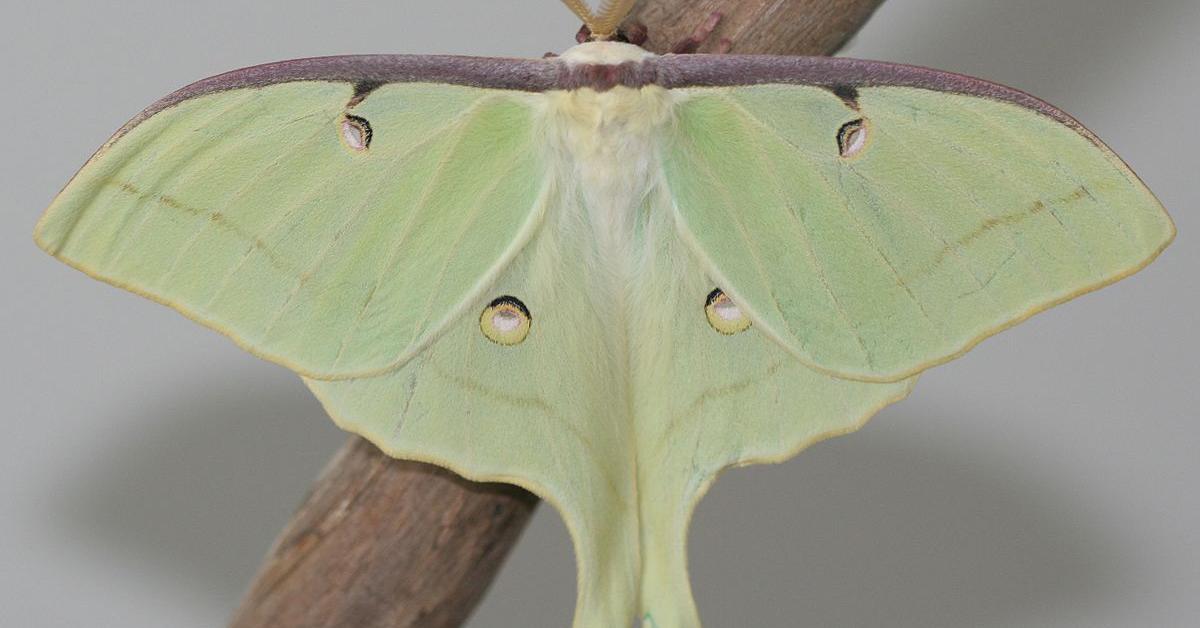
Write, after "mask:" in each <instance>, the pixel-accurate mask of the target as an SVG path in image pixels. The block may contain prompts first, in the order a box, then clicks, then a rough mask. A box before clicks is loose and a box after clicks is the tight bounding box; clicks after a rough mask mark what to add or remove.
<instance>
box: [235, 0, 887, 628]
mask: <svg viewBox="0 0 1200 628" xmlns="http://www.w3.org/2000/svg"><path fill="white" fill-rule="evenodd" d="M882 1H883V0H643V1H642V2H641V3H639V5H638V6H637V7H635V9H634V11H633V13H632V14H631V15H630V17H629V19H628V20H626V22H625V24H626V26H627V27H628V26H631V25H633V24H634V23H638V24H640V25H642V26H644V27H645V28H646V30H647V33H648V39H647V40H646V42H645V43H644V44H643V45H644V46H645V47H646V48H647V49H649V50H652V51H654V52H659V53H665V52H669V51H671V49H672V48H674V47H675V46H676V44H678V43H680V42H682V41H684V40H686V39H687V38H688V37H689V36H691V35H692V34H693V33H694V32H695V31H696V29H697V28H698V27H701V26H702V25H704V24H705V23H706V22H708V21H709V20H710V16H711V15H712V13H713V12H720V13H721V15H722V17H721V19H720V20H719V21H718V22H717V23H716V24H715V28H714V30H713V32H712V33H711V35H710V36H709V37H707V38H706V39H704V41H701V42H698V44H697V45H696V46H695V48H696V50H697V51H699V52H707V51H713V50H718V49H720V48H721V47H727V48H728V49H729V51H730V52H733V53H747V54H748V53H756V54H790V55H796V54H831V53H833V52H835V51H836V50H837V49H838V48H840V47H841V46H842V45H843V44H845V42H846V41H847V40H848V39H849V38H850V36H851V35H852V34H853V33H854V32H855V31H857V30H858V28H859V27H860V26H862V24H863V23H864V22H865V21H866V19H867V18H868V17H869V16H870V15H871V13H872V12H873V11H874V10H875V8H876V7H878V6H879V5H880V4H881V3H882ZM723 42H725V43H723ZM536 505H537V498H536V497H534V496H533V495H531V494H529V493H527V492H525V491H523V490H521V489H519V488H516V487H513V486H508V485H502V484H475V483H472V482H468V481H466V480H463V479H461V478H459V477H458V476H455V475H454V474H452V473H450V472H448V471H445V470H442V469H439V468H437V467H434V466H431V465H426V464H421V463H416V462H407V461H401V460H393V459H390V458H388V457H386V456H385V455H383V454H382V453H380V452H379V450H378V449H376V448H375V447H374V446H373V445H371V444H370V443H368V442H367V441H365V440H363V439H361V438H358V437H352V438H351V439H350V441H349V442H348V443H347V444H346V445H345V446H344V447H342V449H341V451H340V452H339V453H338V454H337V455H336V456H335V457H334V458H333V460H332V461H330V463H329V466H328V467H327V468H326V469H325V471H324V473H323V474H322V475H321V477H320V478H319V479H318V480H317V482H316V484H315V485H314V486H313V489H312V492H311V493H310V494H309V496H308V497H307V498H306V499H305V501H304V504H303V505H301V506H300V508H299V510H297V512H296V514H295V515H294V516H293V517H292V520H291V522H289V523H288V525H287V527H286V528H284V530H283V532H282V533H281V534H280V536H279V538H278V539H277V540H276V542H275V546H274V547H273V548H272V549H271V552H270V554H269V555H268V556H267V559H266V561H265V562H264V564H263V566H262V568H261V570H260V572H259V574H258V576H257V577H256V578H255V580H254V582H253V583H252V584H251V586H250V589H249V591H248V592H247V594H246V597H245V599H244V600H243V601H242V604H241V607H240V608H239V609H238V610H237V612H236V613H235V615H234V618H233V621H232V622H231V624H230V626H231V628H299V627H301V626H305V627H307V626H322V627H325V628H376V627H378V628H415V627H420V628H453V627H455V626H460V625H462V623H463V622H464V621H466V618H467V616H468V615H469V614H470V612H471V610H472V609H474V607H475V605H476V604H477V603H478V602H479V599H480V598H481V597H482V596H483V593H484V591H486V589H487V586H488V584H490V583H491V581H492V578H493V577H494V576H495V574H496V572H497V571H498V570H499V568H500V565H501V564H503V562H504V558H505V557H506V556H507V555H508V552H509V550H510V549H512V546H513V544H514V543H516V540H517V538H518V537H519V535H520V533H521V530H522V529H524V527H525V524H526V523H527V522H528V521H529V517H530V516H531V515H532V514H533V511H534V508H535V507H536Z"/></svg>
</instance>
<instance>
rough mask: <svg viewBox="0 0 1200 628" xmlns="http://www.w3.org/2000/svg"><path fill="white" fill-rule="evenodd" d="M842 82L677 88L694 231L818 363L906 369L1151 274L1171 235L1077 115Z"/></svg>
mask: <svg viewBox="0 0 1200 628" xmlns="http://www.w3.org/2000/svg"><path fill="white" fill-rule="evenodd" d="M830 65H832V64H830ZM891 71H892V72H895V70H891ZM992 87H994V86H992ZM997 89H999V88H997ZM835 91H836V90H835V89H826V88H823V87H815V86H806V85H778V84H777V85H759V86H740V87H711V88H690V89H687V90H681V95H680V98H681V101H682V102H681V104H680V106H679V107H678V117H677V124H676V127H675V133H674V135H673V138H674V141H673V142H672V143H671V144H670V146H669V147H668V149H667V154H666V157H665V158H664V169H665V173H666V179H667V182H668V185H669V187H670V189H671V191H672V194H673V196H674V204H675V211H677V212H678V215H679V217H680V220H681V222H682V223H683V229H682V232H681V233H682V236H683V238H684V239H685V240H686V241H689V242H690V243H692V245H693V247H694V249H695V251H696V252H697V255H699V256H700V257H701V258H702V259H703V261H704V263H705V265H706V266H707V267H708V268H709V269H710V270H711V272H712V273H713V274H714V276H717V277H721V278H722V279H723V281H724V282H725V283H726V284H727V289H728V290H729V291H730V293H731V294H733V295H735V296H736V298H737V299H738V300H739V302H741V303H743V304H745V305H746V306H747V307H748V308H749V309H750V310H751V312H752V318H753V319H754V320H755V321H756V322H758V323H760V324H761V326H762V328H763V329H764V331H766V332H767V333H769V334H770V335H772V336H773V337H774V338H775V339H776V340H778V341H779V342H780V343H781V344H783V345H784V346H785V347H786V348H787V349H788V350H789V351H790V352H791V353H792V354H793V355H796V356H797V357H798V358H800V359H801V360H803V361H804V362H805V363H807V364H810V365H812V366H814V367H815V368H818V369H820V370H823V371H825V372H828V373H832V374H836V375H839V376H843V377H850V378H855V379H862V380H867V381H890V380H895V379H899V378H903V377H907V376H910V375H912V374H913V373H916V372H919V371H921V370H922V369H925V368H927V367H929V366H932V365H934V364H937V363H940V362H943V361H945V360H948V359H950V358H953V357H954V356H956V355H958V354H960V353H962V352H963V351H965V350H966V349H968V348H970V347H971V346H973V345H974V344H975V343H977V342H978V341H980V340H981V339H983V338H985V337H987V336H989V335H991V334H993V333H995V332H997V331H999V330H1001V329H1003V328H1005V327H1007V326H1009V325H1011V324H1013V323H1015V322H1017V321H1020V320H1022V319H1024V318H1026V317H1027V316H1029V315H1031V314H1033V313H1035V312H1038V311H1040V310H1042V309H1045V308H1047V307H1049V306H1051V305H1054V304H1056V303H1059V302H1062V301H1064V300H1066V299H1069V298H1071V297H1074V296H1077V295H1079V294H1081V293H1083V292H1086V291H1089V290H1092V289H1095V288H1097V287H1100V286H1103V285H1106V284H1108V283H1111V282H1113V281H1116V280H1117V279H1120V278H1122V277H1124V276H1126V275H1128V274H1130V273H1132V272H1134V271H1136V270H1138V269H1140V268H1142V267H1143V266H1145V265H1146V264H1147V263H1149V262H1150V260H1152V259H1153V258H1154V257H1155V256H1156V255H1157V254H1158V253H1159V252H1160V251H1161V250H1162V249H1163V248H1164V247H1165V246H1166V245H1167V243H1168V242H1169V241H1170V240H1171V238H1172V236H1173V235H1174V228H1173V226H1172V224H1171V222H1170V219H1169V218H1168V217H1167V215H1166V213H1165V212H1164V211H1163V210H1162V207H1161V206H1160V205H1159V203H1158V201H1157V200H1156V199H1155V198H1154V196H1153V195H1152V194H1151V193H1150V192H1149V191H1148V190H1147V189H1146V188H1145V186H1144V185H1142V183H1141V182H1140V181H1139V180H1138V179H1137V177H1136V176H1134V175H1133V173H1132V172H1130V170H1129V169H1128V168H1127V167H1126V166H1125V165H1124V164H1123V163H1122V162H1121V161H1120V159H1118V158H1117V157H1116V156H1115V155H1114V154H1113V153H1112V152H1111V151H1109V150H1108V149H1107V148H1106V147H1104V145H1103V144H1101V143H1100V142H1099V140H1097V139H1095V137H1093V136H1091V134H1089V133H1087V132H1086V131H1083V130H1082V129H1081V128H1080V127H1078V125H1077V124H1074V123H1073V122H1072V121H1069V120H1065V119H1056V118H1055V117H1052V116H1051V115H1048V114H1047V113H1046V112H1043V111H1038V110H1035V109H1033V108H1031V107H1027V106H1021V105H1019V104H1016V103H1013V102H1007V101H1004V100H1000V99H992V98H987V97H982V96H972V95H966V94H956V93H947V92H940V91H933V90H930V89H921V88H916V87H886V86H874V87H863V88H860V89H858V90H857V93H855V94H853V95H852V96H848V95H847V94H841V95H838V94H836V93H835ZM856 121H861V123H858V124H861V125H862V128H863V130H864V131H863V132H864V133H865V137H864V136H862V135H860V136H858V137H853V136H852V134H851V131H852V130H853V129H854V128H855V126H856ZM839 134H840V135H841V141H839ZM863 139H865V142H860V143H856V142H854V140H863ZM852 144H853V145H852ZM843 153H846V154H843Z"/></svg>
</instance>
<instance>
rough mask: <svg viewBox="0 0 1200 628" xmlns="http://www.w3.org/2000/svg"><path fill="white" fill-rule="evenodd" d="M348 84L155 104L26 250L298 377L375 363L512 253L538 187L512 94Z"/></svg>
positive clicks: (389, 357) (431, 327) (536, 155)
mask: <svg viewBox="0 0 1200 628" xmlns="http://www.w3.org/2000/svg"><path fill="white" fill-rule="evenodd" d="M368 88H373V90H371V91H369V93H367V94H365V98H364V93H362V92H363V87H362V86H361V85H359V86H358V88H357V90H358V91H356V86H355V85H354V84H352V83H350V82H325V81H297V82H286V83H280V84H275V85H266V86H260V87H244V88H239V89H232V90H224V91H216V92H213V93H207V94H202V95H199V96H195V97H190V98H186V99H183V100H182V101H181V102H178V103H174V104H172V105H171V106H168V107H166V108H165V109H162V110H161V111H157V112H155V113H153V115H149V117H145V119H142V120H140V121H138V123H136V124H134V125H132V128H129V129H128V130H126V131H124V132H122V133H120V134H118V136H117V137H116V138H115V139H114V140H112V141H110V143H109V144H108V145H106V146H105V147H104V148H102V149H101V150H100V151H99V152H97V154H96V155H95V156H94V157H93V158H92V159H91V160H90V161H89V162H88V164H87V165H86V166H85V167H84V168H83V169H82V170H81V171H80V172H79V174H77V175H76V176H75V178H74V179H73V180H72V181H71V183H70V184H69V185H67V187H66V189H64V190H63V191H62V193H61V194H60V195H59V196H58V198H57V199H56V200H55V201H54V203H53V204H52V205H51V207H50V208H49V209H48V210H47V212H46V214H45V216H44V218H43V219H42V222H41V223H40V224H39V228H38V233H37V240H38V243H39V244H40V245H41V246H42V247H43V248H45V249H46V250H47V251H49V252H50V253H52V254H54V255H56V256H57V257H59V258H61V259H62V260H64V261H66V262H67V263H69V264H71V265H73V266H75V267H77V268H79V269H81V270H83V271H85V272H87V273H89V274H91V275H94V276H96V277H99V278H101V279H104V280H105V281H108V282H110V283H114V284H117V285H119V286H121V287H124V288H128V289H130V290H133V291H135V292H138V293H141V294H144V295H147V296H149V297H151V298H153V299H155V300H158V301H161V302H164V303H166V304H168V305H171V306H173V307H175V308H177V309H179V310H180V311H182V312H183V313H185V314H186V315H188V316H190V317H192V318H194V319H196V320H198V321H200V322H202V323H204V324H206V325H209V326H211V327H214V328H216V329H218V330H220V331H222V332H224V333H226V334H228V335H229V336H231V337H232V338H233V339H234V340H235V341H237V342H238V343H239V344H240V345H242V346H243V347H245V348H247V349H249V350H250V351H252V352H254V353H256V354H258V355H260V356H262V357H265V358H267V359H270V360H273V361H276V362H280V363H283V364H285V365H287V366H289V367H291V368H293V369H295V370H297V371H299V372H301V373H303V374H305V375H308V376H313V377H333V378H339V377H352V376H355V375H360V374H364V373H371V372H379V371H381V370H386V369H389V368H393V367H394V366H396V365H397V364H399V363H400V362H402V361H403V360H405V359H407V358H408V357H409V356H411V355H412V354H413V353H415V352H416V351H418V350H419V349H420V348H421V347H422V346H423V345H424V344H425V343H426V342H428V340H429V339H430V338H432V337H433V336H434V335H436V334H437V333H438V331H439V330H440V329H441V328H442V327H444V326H445V325H446V323H447V321H448V320H449V319H451V318H454V317H455V316H456V315H457V314H458V313H459V312H460V311H461V309H462V307H463V306H464V304H465V303H466V302H468V301H473V300H474V299H475V298H476V297H477V296H478V294H479V290H480V288H481V283H483V282H486V281H487V280H488V278H490V277H493V276H494V275H495V274H496V273H497V272H498V271H499V269H500V268H501V267H503V265H504V264H505V263H506V262H507V261H508V260H509V259H511V257H512V256H513V255H515V254H516V251H517V250H518V249H519V248H520V246H521V245H522V243H523V242H524V241H525V240H526V239H527V238H528V235H529V234H530V233H532V230H533V227H534V226H535V225H536V222H537V220H539V218H540V215H541V213H540V212H541V207H542V201H541V196H542V194H543V192H544V189H545V187H546V185H547V175H546V166H545V164H544V163H543V158H542V152H541V151H540V150H539V148H540V146H539V145H538V144H537V143H536V141H535V137H534V130H533V124H532V119H531V117H532V113H531V110H530V107H529V103H528V98H526V97H525V95H524V94H521V93H520V92H512V91H501V90H489V89H479V88H475V87H466V86H457V85H439V84H429V83H396V84H386V85H381V86H375V85H369V86H368ZM347 116H353V117H350V118H348V117H347ZM347 121H349V122H350V123H351V124H354V125H356V126H355V127H354V128H352V129H347V128H346V124H347ZM347 133H357V135H354V136H350V137H348V136H347V135H346V134H347ZM355 140H357V141H358V142H359V144H358V145H355V144H353V141H355ZM364 145H365V146H364Z"/></svg>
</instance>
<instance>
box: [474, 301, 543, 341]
mask: <svg viewBox="0 0 1200 628" xmlns="http://www.w3.org/2000/svg"><path fill="white" fill-rule="evenodd" d="M532 323H533V317H532V316H530V315H529V308H527V307H525V304H524V303H522V302H521V300H520V299H518V298H516V297H512V296H508V295H504V296H502V297H498V298H496V299H494V300H493V301H492V302H491V303H489V304H488V306H487V307H485V308H483V312H482V313H481V314H480V315H479V329H480V330H481V331H483V335H484V336H485V337H487V339H488V340H491V341H492V342H494V343H496V344H499V345H504V346H512V345H515V344H520V343H521V342H522V341H523V340H525V337H526V336H528V335H529V327H530V325H531V324H532Z"/></svg>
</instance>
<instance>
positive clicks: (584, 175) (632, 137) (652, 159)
mask: <svg viewBox="0 0 1200 628" xmlns="http://www.w3.org/2000/svg"><path fill="white" fill-rule="evenodd" d="M652 56H654V55H653V53H650V52H647V51H646V50H643V49H642V48H639V47H637V46H633V45H630V44H622V43H617V42H588V43H584V44H580V45H578V46H575V47H573V48H571V49H569V50H567V51H566V52H565V53H563V55H562V57H561V58H562V60H564V61H565V62H567V63H568V64H576V63H581V64H583V63H585V64H602V65H617V64H621V63H624V62H629V61H640V60H643V59H646V58H648V57H652ZM546 98H547V109H546V114H547V115H546V120H547V122H548V124H547V133H548V136H549V137H548V139H549V140H550V145H551V146H554V147H555V149H556V150H558V151H560V153H561V154H560V155H559V156H560V157H561V158H562V159H559V160H556V162H557V163H560V164H564V167H568V168H571V169H572V170H573V171H571V172H564V173H562V174H564V175H567V176H564V177H562V178H560V180H564V181H572V182H575V185H576V186H577V187H576V189H575V190H564V193H566V194H571V195H574V196H575V198H577V199H578V200H579V201H581V205H582V209H584V210H585V213H586V219H587V223H588V226H589V227H590V230H591V231H592V237H593V238H595V251H594V253H595V254H596V256H597V259H596V262H597V263H598V264H599V265H601V266H603V267H605V270H607V271H609V272H613V273H615V274H616V275H617V276H618V277H620V278H622V279H630V278H632V277H633V276H636V273H637V266H638V265H639V264H638V261H639V259H640V258H642V256H643V255H644V254H645V253H646V251H644V250H642V247H640V246H639V240H640V239H641V238H639V233H640V232H641V229H642V228H643V227H645V225H644V224H639V221H638V212H639V210H641V209H642V206H643V204H644V201H645V199H646V195H647V194H649V193H650V192H651V190H652V188H653V187H654V186H655V184H656V183H657V181H658V177H659V168H658V163H659V149H660V145H661V137H662V130H663V128H664V125H665V124H667V123H668V121H669V120H670V118H671V110H672V100H671V95H670V93H669V92H668V91H667V90H666V89H663V88H661V87H659V86H656V85H648V86H645V87H642V88H638V89H633V88H629V87H623V86H618V87H614V88H612V89H609V90H606V91H596V90H594V89H590V88H583V89H575V90H569V91H552V92H547V93H546ZM567 164H569V165H567Z"/></svg>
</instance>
